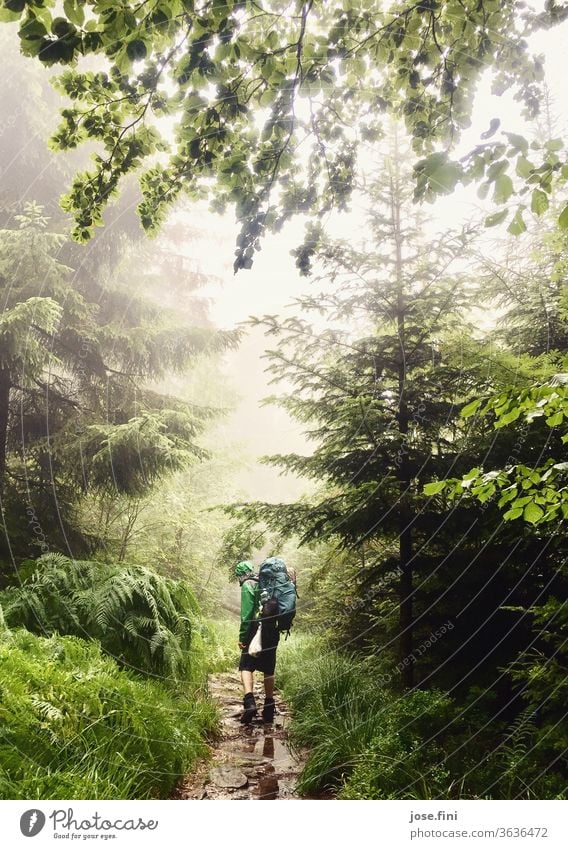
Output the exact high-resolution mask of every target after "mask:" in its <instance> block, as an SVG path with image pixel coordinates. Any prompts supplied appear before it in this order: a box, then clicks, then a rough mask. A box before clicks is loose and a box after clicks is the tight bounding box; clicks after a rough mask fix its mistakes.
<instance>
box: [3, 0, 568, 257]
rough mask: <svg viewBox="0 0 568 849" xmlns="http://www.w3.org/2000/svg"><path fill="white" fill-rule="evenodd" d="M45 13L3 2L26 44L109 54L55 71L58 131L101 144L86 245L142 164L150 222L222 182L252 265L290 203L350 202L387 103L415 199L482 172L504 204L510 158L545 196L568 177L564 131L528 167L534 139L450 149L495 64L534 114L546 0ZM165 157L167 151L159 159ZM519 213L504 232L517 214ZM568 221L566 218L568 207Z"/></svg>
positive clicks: (86, 217) (61, 53)
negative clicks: (162, 123)
mask: <svg viewBox="0 0 568 849" xmlns="http://www.w3.org/2000/svg"><path fill="white" fill-rule="evenodd" d="M53 8H54V0H47V2H46V0H30V2H27V3H26V2H24V0H4V4H3V8H2V11H1V18H2V20H4V21H18V22H19V24H20V29H19V37H20V40H21V46H22V50H23V52H24V53H25V54H26V55H29V56H35V57H37V58H38V59H39V61H41V62H43V63H44V64H46V65H53V64H63V65H71V66H73V65H74V64H76V63H78V62H80V63H81V64H83V65H84V62H85V60H88V58H89V57H90V56H91V55H95V56H98V57H104V59H105V60H106V61H105V66H104V69H103V70H97V71H93V70H90V69H89V70H84V69H77V70H75V69H73V70H69V71H66V72H65V73H64V74H63V75H62V76H61V77H60V80H59V83H58V85H59V87H60V88H61V90H62V91H63V92H64V93H65V94H66V95H67V96H68V97H70V98H71V100H72V101H73V105H71V106H70V107H69V108H66V109H64V110H63V113H62V117H63V120H62V124H61V126H60V128H59V130H58V131H57V132H56V134H55V136H54V138H53V144H54V145H55V146H57V147H59V148H63V149H72V148H75V147H77V146H78V145H79V144H81V143H83V142H85V141H94V142H96V143H97V145H98V150H99V152H98V153H97V154H96V155H95V158H94V167H93V168H92V170H90V171H86V172H82V173H80V174H79V175H78V176H77V177H76V179H75V181H74V182H73V185H72V187H71V190H70V192H69V193H68V195H67V196H66V197H65V199H64V202H63V203H64V207H65V209H67V210H68V211H69V212H71V213H72V214H73V215H74V217H75V220H76V228H75V237H76V238H77V239H79V240H86V239H88V238H89V236H90V235H91V233H92V229H93V227H94V226H95V225H98V224H100V223H101V211H102V208H103V207H104V205H105V204H106V203H107V201H108V199H109V198H110V197H112V196H113V195H114V194H115V192H116V190H117V187H118V185H119V183H120V182H121V181H122V179H123V178H124V176H125V175H126V174H128V173H130V172H131V171H133V170H136V169H138V168H139V167H140V166H142V165H144V164H146V166H147V167H146V170H145V171H144V172H143V173H142V175H141V178H140V184H141V188H142V193H143V200H142V202H141V204H140V206H139V212H140V216H141V221H142V225H143V226H144V228H145V229H147V230H149V231H153V230H155V229H156V227H157V226H158V225H159V223H160V221H161V220H162V219H163V216H164V213H165V210H166V208H167V207H168V206H169V205H170V204H171V203H172V201H173V200H175V199H176V198H177V197H179V195H180V193H181V192H182V191H185V192H187V193H189V194H190V196H192V197H199V196H203V195H206V196H210V195H211V192H212V187H211V178H212V177H213V178H214V190H213V191H214V194H215V201H214V203H215V206H216V208H218V209H222V208H224V207H225V205H226V204H231V205H234V206H235V208H236V212H237V216H238V218H239V220H241V221H242V225H243V226H242V231H241V235H240V237H239V241H238V247H237V252H236V253H237V257H236V260H235V268H236V269H239V268H249V267H250V266H251V264H252V260H253V254H254V251H255V250H257V249H258V248H259V246H260V238H261V236H262V234H263V233H264V231H265V230H266V228H277V227H279V226H280V225H281V224H282V222H283V221H284V220H286V218H288V217H289V216H290V215H292V214H294V213H295V212H298V211H307V210H314V211H317V212H319V213H320V214H321V213H323V212H325V211H326V210H328V209H329V208H331V207H337V208H339V209H342V208H344V207H345V204H346V201H347V199H348V197H349V195H350V192H351V188H352V185H353V177H354V173H355V166H356V161H357V150H358V146H359V143H360V141H361V139H365V138H373V137H376V135H377V133H378V132H380V125H381V124H382V116H381V115H380V113H381V111H390V112H392V113H393V114H395V115H397V116H399V117H401V118H402V119H403V120H404V121H405V124H406V128H407V131H408V132H409V134H410V135H411V136H412V138H413V148H414V152H415V155H416V156H419V157H420V156H423V157H424V158H423V159H421V160H420V161H419V162H418V163H417V164H416V169H415V178H416V192H417V196H419V197H425V198H426V199H433V198H434V197H435V196H436V195H437V194H439V193H442V194H445V193H448V192H450V191H452V189H453V188H454V186H455V185H456V183H457V182H458V181H459V180H462V181H465V182H467V181H469V180H472V179H482V178H485V185H486V191H487V190H488V189H489V188H490V187H493V189H494V199H495V201H496V202H497V203H506V202H507V201H508V200H509V198H511V196H512V195H513V192H514V185H513V181H512V179H511V177H509V175H508V174H506V173H505V172H506V171H507V169H508V167H509V163H510V161H515V163H516V168H517V172H518V173H519V175H520V181H521V187H520V189H519V191H522V189H523V187H524V186H525V185H528V187H529V188H532V186H533V185H534V186H535V188H534V190H533V199H534V198H536V201H535V203H536V204H537V205H539V207H540V208H542V207H543V205H544V203H545V202H546V199H547V193H548V192H549V191H550V187H551V183H552V181H553V180H554V181H565V180H566V178H567V177H568V167H567V166H566V165H563V163H562V161H561V159H560V157H559V155H558V152H559V150H560V149H561V142H560V143H559V142H558V140H545V142H544V143H543V144H542V145H537V147H538V151H535V155H536V156H537V158H538V161H537V162H534V163H532V162H531V161H530V160H529V159H528V158H527V152H528V143H527V142H526V140H524V139H522V138H521V137H520V136H518V135H515V134H511V133H504V134H503V137H502V140H499V141H487V142H484V143H483V144H481V145H479V146H477V147H476V148H475V149H474V150H473V151H472V152H471V155H470V156H469V157H466V158H465V159H464V160H463V161H460V162H456V161H451V160H450V158H449V151H450V149H451V146H452V145H453V144H454V143H455V142H456V140H457V139H458V138H459V134H460V131H461V130H462V128H464V127H466V126H468V125H469V122H470V115H471V110H472V103H473V96H474V92H475V88H476V85H477V83H478V80H479V77H480V75H481V73H482V72H483V71H484V70H485V68H487V67H492V68H493V69H494V88H495V89H496V91H497V92H501V91H503V90H505V89H510V88H511V87H513V88H514V89H515V91H516V96H517V97H518V99H519V100H521V101H522V103H523V106H524V109H525V111H526V112H527V114H529V115H534V114H536V113H537V112H538V108H539V95H540V83H541V82H542V78H543V73H542V60H541V59H540V57H536V58H532V57H531V56H530V55H529V52H528V44H527V40H526V37H527V36H528V35H529V34H530V33H531V32H533V31H535V30H537V29H543V28H548V27H552V26H556V25H558V24H560V23H562V22H563V21H564V20H565V18H566V17H567V15H568V8H567V7H566V6H565V5H562V4H557V3H556V2H554V0H550V2H547V3H546V4H545V9H544V11H543V12H540V13H536V12H534V11H532V10H531V9H529V8H527V7H526V5H525V4H524V2H521V0H508V2H498V0H481V2H475V3H465V4H464V3H461V2H456V0H444V1H443V2H442V1H441V0H421V2H407V0H403V1H402V2H398V3H395V4H385V5H384V6H383V4H380V3H378V2H372V0H370V1H369V0H365V2H359V0H334V2H326V3H314V2H313V0H306V2H295V3H294V4H293V6H292V7H290V5H289V3H288V2H284V0H273V2H270V3H268V2H265V3H263V2H259V0H204V2H198V3H194V2H193V0H167V2H166V0H156V2H155V3H153V4H152V5H151V7H148V6H147V4H139V3H127V4H123V3H121V4H114V3H113V2H110V1H109V2H108V3H105V4H103V5H101V4H100V3H95V2H91V0H90V1H89V2H87V3H83V2H75V0H69V2H68V3H67V4H66V5H65V6H64V9H63V11H62V10H61V9H57V14H56V16H55V17H54V16H53V14H52V10H53ZM362 82H363V84H362ZM259 110H266V112H265V113H264V114H265V116H266V117H265V118H263V126H262V127H260V126H258V123H257V116H258V114H259ZM261 114H262V113H261ZM163 116H176V117H178V118H179V121H178V124H177V129H176V134H175V141H174V143H173V144H171V143H170V142H169V141H168V140H167V139H166V138H165V137H164V134H163V133H162V132H161V131H160V129H159V121H158V119H160V118H161V117H163ZM498 126H499V121H498V120H496V121H494V122H492V126H491V127H490V129H489V131H488V132H487V133H486V134H485V137H486V138H489V137H490V136H491V135H494V134H495V133H496V132H497V129H498ZM440 147H443V150H440V149H439V148H440ZM306 149H310V150H311V156H310V158H309V162H308V163H307V165H304V164H303V162H302V160H301V158H300V153H299V151H304V150H306ZM156 154H164V155H165V156H163V157H161V160H160V163H159V164H157V163H155V162H153V159H154V158H155V155H156ZM535 193H536V194H535ZM522 212H523V209H522V205H521V207H519V208H517V210H516V212H515V213H514V216H513V219H512V221H511V224H510V228H509V229H510V230H511V231H512V232H514V231H516V232H520V231H521V230H522V228H523V227H524V226H525V225H524V222H523V219H522ZM506 214H507V213H506V210H505V211H504V214H503V216H502V217H505V216H506ZM499 215H501V213H499ZM560 221H561V222H562V223H563V225H564V224H565V225H568V209H565V210H564V211H563V212H562V213H561V215H560ZM493 223H496V222H493Z"/></svg>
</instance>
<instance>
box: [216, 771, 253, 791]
mask: <svg viewBox="0 0 568 849" xmlns="http://www.w3.org/2000/svg"><path fill="white" fill-rule="evenodd" d="M209 775H210V777H211V781H213V783H214V784H216V785H217V787H227V788H234V789H235V790H236V789H238V788H239V787H246V785H247V784H248V778H247V777H246V775H245V774H244V772H241V771H240V770H238V769H234V768H233V767H230V766H217V767H215V769H212V770H211V772H210V773H209Z"/></svg>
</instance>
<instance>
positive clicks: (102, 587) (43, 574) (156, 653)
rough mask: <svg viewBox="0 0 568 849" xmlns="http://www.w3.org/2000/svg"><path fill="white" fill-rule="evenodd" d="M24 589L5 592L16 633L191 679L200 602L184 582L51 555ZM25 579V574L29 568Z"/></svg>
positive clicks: (36, 564) (146, 571)
mask: <svg viewBox="0 0 568 849" xmlns="http://www.w3.org/2000/svg"><path fill="white" fill-rule="evenodd" d="M27 568H28V571H29V570H30V569H31V568H33V571H32V572H31V574H29V575H28V577H26V578H25V579H24V580H23V583H22V585H21V586H19V587H9V588H8V589H6V590H4V591H3V592H2V593H0V604H1V606H2V608H3V609H4V617H5V621H6V624H7V625H8V626H9V627H13V628H15V627H24V628H27V629H28V631H33V632H35V633H40V634H53V633H59V634H69V635H75V636H78V637H83V638H90V639H95V640H98V641H99V642H100V644H101V646H102V648H103V650H104V651H105V652H107V653H108V654H110V655H111V656H112V657H113V658H114V659H115V660H116V661H117V662H118V663H120V664H121V665H122V666H126V667H129V668H131V669H132V670H133V671H137V672H142V673H144V674H152V675H156V676H160V677H168V678H173V679H175V678H178V679H179V678H184V679H188V678H189V677H190V675H191V651H190V650H191V636H192V629H193V625H194V624H195V622H196V621H197V609H198V608H197V603H196V601H195V598H194V596H193V594H192V593H191V591H190V590H189V587H188V586H187V584H186V583H185V582H184V581H175V580H172V579H170V578H165V577H163V576H162V575H158V574H156V573H155V572H152V571H151V570H149V569H145V568H143V567H141V566H124V565H107V564H103V563H96V562H84V561H75V560H70V559H69V558H67V557H64V556H63V555H59V554H47V555H45V556H44V557H40V558H39V560H37V561H35V562H33V561H31V562H29V563H28V564H27ZM24 574H25V569H24Z"/></svg>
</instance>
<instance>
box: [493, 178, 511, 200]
mask: <svg viewBox="0 0 568 849" xmlns="http://www.w3.org/2000/svg"><path fill="white" fill-rule="evenodd" d="M512 194H513V181H512V180H511V178H510V177H509V175H508V174H501V176H500V177H497V179H496V180H495V191H494V192H493V200H494V201H495V203H507V201H508V200H509V198H510V197H511V195H512Z"/></svg>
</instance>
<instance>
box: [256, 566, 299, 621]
mask: <svg viewBox="0 0 568 849" xmlns="http://www.w3.org/2000/svg"><path fill="white" fill-rule="evenodd" d="M258 586H259V590H260V600H261V602H262V614H261V615H262V618H263V619H268V620H270V621H271V622H274V623H275V624H276V627H277V628H278V630H279V631H287V632H288V633H290V628H291V627H292V622H293V621H294V616H295V615H296V595H297V594H296V583H295V581H293V580H292V579H291V577H290V575H289V574H288V570H287V569H286V564H285V563H284V561H283V560H281V559H280V558H279V557H269V558H268V560H265V561H264V562H263V563H261V564H260V569H259V571H258Z"/></svg>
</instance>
